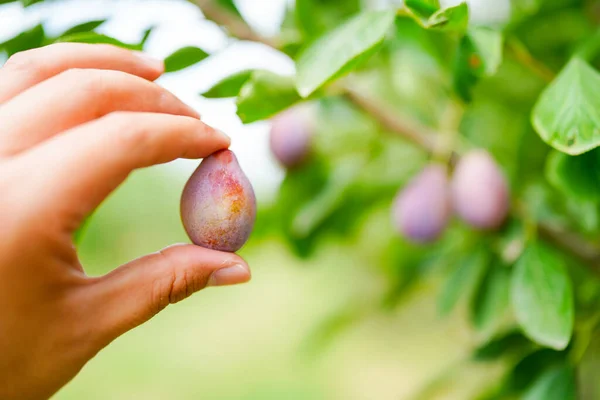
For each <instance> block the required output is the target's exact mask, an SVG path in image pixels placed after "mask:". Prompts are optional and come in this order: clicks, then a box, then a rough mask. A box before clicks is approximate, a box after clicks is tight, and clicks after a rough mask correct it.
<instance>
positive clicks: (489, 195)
mask: <svg viewBox="0 0 600 400" xmlns="http://www.w3.org/2000/svg"><path fill="white" fill-rule="evenodd" d="M451 188H452V203H453V206H454V210H455V211H456V213H457V214H458V215H459V216H460V217H461V218H462V219H463V220H464V221H465V222H467V223H468V224H470V225H471V226H473V227H475V228H478V229H483V230H492V229H497V228H499V227H500V226H501V225H502V224H503V222H504V221H505V220H506V217H507V215H508V211H509V208H510V193H509V188H508V183H507V181H506V178H505V176H504V175H503V173H502V171H501V170H500V167H499V166H498V165H497V164H496V162H495V160H494V159H493V158H492V156H491V155H490V154H489V153H488V152H487V151H485V150H482V149H478V150H473V151H471V152H469V153H468V154H466V155H465V156H463V158H462V159H461V160H460V161H459V163H458V165H457V166H456V169H455V171H454V176H453V178H452V183H451Z"/></svg>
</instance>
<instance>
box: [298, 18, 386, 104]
mask: <svg viewBox="0 0 600 400" xmlns="http://www.w3.org/2000/svg"><path fill="white" fill-rule="evenodd" d="M394 18H395V13H393V12H390V11H369V12H363V13H361V14H358V15H357V16H356V17H354V18H352V19H351V20H349V21H348V22H346V23H344V24H343V25H341V26H340V27H338V28H337V29H335V30H333V31H331V32H329V33H327V34H326V35H324V36H322V37H321V38H320V39H318V40H317V41H315V42H314V43H312V44H311V45H310V46H309V47H308V48H306V49H305V50H304V51H303V52H302V53H301V54H300V56H299V58H298V61H297V63H296V67H297V82H296V85H297V88H298V93H300V95H301V96H302V97H308V96H309V95H311V94H312V93H314V92H315V91H316V90H317V89H319V88H320V87H322V86H323V85H325V84H326V83H327V82H329V81H330V80H332V79H334V78H336V77H339V76H341V75H342V74H344V73H346V72H349V70H350V69H351V68H352V67H356V61H357V59H360V58H361V56H363V55H365V54H369V53H371V51H372V50H374V49H376V48H377V45H379V44H380V43H381V42H382V41H383V39H384V37H385V35H386V33H387V32H388V30H389V28H390V26H391V25H392V23H393V22H394Z"/></svg>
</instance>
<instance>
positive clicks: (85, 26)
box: [60, 19, 106, 36]
mask: <svg viewBox="0 0 600 400" xmlns="http://www.w3.org/2000/svg"><path fill="white" fill-rule="evenodd" d="M105 22H106V19H98V20H94V21H88V22H84V23H81V24H79V25H75V26H73V27H71V28H69V29H67V30H66V31H64V32H63V33H62V35H60V36H68V35H73V34H75V33H82V32H90V31H93V30H94V29H96V28H98V27H99V26H100V25H102V24H104V23H105Z"/></svg>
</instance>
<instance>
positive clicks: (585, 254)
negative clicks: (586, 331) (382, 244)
mask: <svg viewBox="0 0 600 400" xmlns="http://www.w3.org/2000/svg"><path fill="white" fill-rule="evenodd" d="M191 1H193V2H194V3H195V4H196V5H198V6H199V7H200V8H201V9H202V12H203V13H204V15H205V16H206V18H208V19H210V20H212V21H214V22H216V23H217V24H219V25H222V26H224V27H225V28H226V29H227V30H228V31H229V32H230V33H231V35H232V36H234V37H237V38H238V39H242V40H251V41H254V42H259V43H263V44H265V45H267V46H270V47H273V48H275V49H278V47H279V46H278V43H277V41H275V40H274V39H269V38H264V37H262V36H260V35H258V34H257V33H255V32H254V31H253V30H252V28H250V26H248V24H246V22H244V21H243V20H242V19H241V18H239V17H238V16H236V15H234V14H232V13H230V12H228V11H226V10H223V9H222V7H220V6H219V5H217V4H215V2H214V0H191ZM509 50H510V51H512V53H513V55H514V56H515V58H516V59H517V60H518V61H519V62H521V63H522V64H523V65H524V66H526V67H527V68H529V69H530V70H531V71H532V72H534V73H535V74H536V75H538V76H539V77H540V78H542V79H543V80H545V81H546V82H550V81H552V80H553V79H554V76H555V75H554V72H552V71H551V70H550V69H548V68H547V67H546V66H545V65H544V64H542V63H540V62H539V61H537V60H536V59H535V58H534V57H533V56H532V55H531V54H530V53H529V51H528V50H527V49H526V48H525V47H524V46H523V45H522V44H520V43H518V42H515V41H511V42H510V43H509ZM342 94H343V95H344V96H345V97H346V98H347V99H349V100H350V101H351V102H352V103H354V104H355V105H357V106H358V107H360V108H361V109H363V110H364V111H365V112H367V113H368V114H370V115H371V116H372V117H373V118H374V119H375V120H376V121H377V122H379V123H380V124H381V125H382V126H383V127H384V128H386V129H388V130H389V131H391V132H394V133H397V134H398V135H400V136H402V137H404V138H406V139H407V140H409V141H410V142H412V143H415V144H416V145H418V146H419V147H421V148H423V149H424V150H426V151H427V152H430V153H434V152H435V151H436V145H435V141H434V138H435V136H436V132H434V131H433V130H431V129H429V128H428V127H425V126H422V125H421V124H419V123H417V122H415V121H413V120H411V119H405V118H403V117H401V116H399V115H398V114H397V113H396V111H392V110H390V109H389V108H388V107H387V106H385V105H383V104H380V102H378V101H377V100H375V99H373V98H371V97H370V96H368V95H366V94H365V93H364V92H363V91H360V90H358V89H356V88H353V87H352V86H350V85H345V86H344V87H343V89H342ZM537 229H538V232H539V234H540V236H542V237H543V238H544V239H545V240H547V241H548V242H550V243H552V244H554V245H555V246H557V247H559V248H561V249H562V250H563V251H565V252H567V253H569V254H571V255H572V256H574V257H575V258H577V259H579V260H581V261H583V262H584V263H586V264H587V265H589V266H590V267H591V268H592V269H594V270H595V271H596V272H600V243H592V242H588V241H586V240H585V239H584V238H582V237H580V236H579V235H577V234H575V233H572V232H565V231H563V230H560V229H556V228H555V227H553V226H550V225H547V224H545V223H539V224H538V226H537Z"/></svg>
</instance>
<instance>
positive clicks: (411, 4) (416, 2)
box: [404, 0, 440, 19]
mask: <svg viewBox="0 0 600 400" xmlns="http://www.w3.org/2000/svg"><path fill="white" fill-rule="evenodd" d="M435 3H437V1H436V2H432V1H425V0H406V1H405V2H404V7H406V8H407V9H408V10H409V11H410V12H411V13H413V14H414V15H415V16H416V17H418V18H421V19H428V18H429V17H431V16H432V15H433V14H435V12H436V11H437V10H439V8H440V5H439V4H435Z"/></svg>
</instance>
